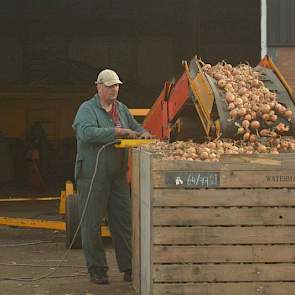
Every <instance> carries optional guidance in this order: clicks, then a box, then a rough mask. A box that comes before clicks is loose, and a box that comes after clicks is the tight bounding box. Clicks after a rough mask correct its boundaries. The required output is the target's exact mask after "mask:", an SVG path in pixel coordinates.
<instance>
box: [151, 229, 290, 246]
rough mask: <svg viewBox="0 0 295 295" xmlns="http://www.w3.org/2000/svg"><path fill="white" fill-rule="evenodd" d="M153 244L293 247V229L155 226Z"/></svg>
mask: <svg viewBox="0 0 295 295" xmlns="http://www.w3.org/2000/svg"><path fill="white" fill-rule="evenodd" d="M153 243H154V244H174V245H188V244H189V245H194V244H196V245H202V244H293V243H295V227H294V226H266V227H264V226H242V227H239V226H228V227H219V226H216V227H207V226H197V227H154V228H153Z"/></svg>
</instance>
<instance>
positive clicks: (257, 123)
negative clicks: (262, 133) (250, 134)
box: [251, 121, 260, 129]
mask: <svg viewBox="0 0 295 295" xmlns="http://www.w3.org/2000/svg"><path fill="white" fill-rule="evenodd" d="M251 127H252V128H254V129H258V128H259V127H260V123H259V122H258V121H252V122H251Z"/></svg>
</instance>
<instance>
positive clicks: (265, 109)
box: [260, 104, 271, 114]
mask: <svg viewBox="0 0 295 295" xmlns="http://www.w3.org/2000/svg"><path fill="white" fill-rule="evenodd" d="M260 110H261V112H262V113H263V114H268V113H269V112H270V110H271V108H270V106H269V105H268V104H264V105H262V106H261V108H260Z"/></svg>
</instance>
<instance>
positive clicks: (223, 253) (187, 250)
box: [153, 245, 295, 263]
mask: <svg viewBox="0 0 295 295" xmlns="http://www.w3.org/2000/svg"><path fill="white" fill-rule="evenodd" d="M153 260H154V263H222V262H223V263H230V262H240V263H242V262H245V263H249V262H295V245H243V246H240V245H236V246H233V245H229V246H154V247H153Z"/></svg>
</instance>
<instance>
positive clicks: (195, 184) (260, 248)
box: [132, 150, 295, 295]
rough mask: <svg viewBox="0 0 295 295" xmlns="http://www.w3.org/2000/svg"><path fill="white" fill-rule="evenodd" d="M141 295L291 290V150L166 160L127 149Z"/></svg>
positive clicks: (294, 267)
mask: <svg viewBox="0 0 295 295" xmlns="http://www.w3.org/2000/svg"><path fill="white" fill-rule="evenodd" d="M132 172H133V180H132V206H133V208H132V212H133V272H134V282H133V285H134V288H135V290H136V291H137V293H138V294H141V295H151V294H153V295H158V294H175V295H176V294H177V295H180V294H194V295H199V294H200V295H202V294H206V295H221V294H222V295H223V294H224V295H251V294H264V295H265V294H267V295H268V294H277V295H291V294H295V154H280V155H256V156H248V155H247V156H241V155H235V156H225V157H224V158H223V159H222V161H220V162H218V163H217V162H216V163H206V162H189V161H164V160H160V159H157V158H156V157H155V156H152V155H151V154H149V153H147V152H144V151H140V150H135V151H133V165H132Z"/></svg>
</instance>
